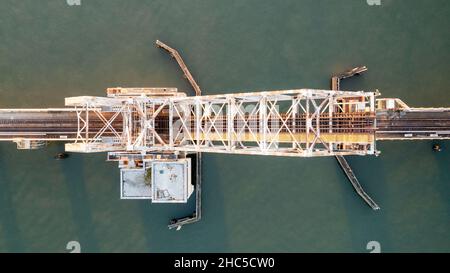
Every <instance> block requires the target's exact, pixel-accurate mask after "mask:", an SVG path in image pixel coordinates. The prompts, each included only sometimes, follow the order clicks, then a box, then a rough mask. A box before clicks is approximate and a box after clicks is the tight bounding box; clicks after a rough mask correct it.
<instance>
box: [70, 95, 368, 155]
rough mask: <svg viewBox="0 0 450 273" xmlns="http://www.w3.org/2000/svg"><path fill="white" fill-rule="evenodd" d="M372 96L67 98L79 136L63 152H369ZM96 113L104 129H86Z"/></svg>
mask: <svg viewBox="0 0 450 273" xmlns="http://www.w3.org/2000/svg"><path fill="white" fill-rule="evenodd" d="M374 97H375V93H373V92H362V91H358V92H347V91H330V90H313V89H298V90H283V91H268V92H252V93H235V94H224V95H212V96H195V97H185V96H145V95H141V96H129V97H113V98H97V97H75V98H68V99H66V105H71V106H76V107H77V117H78V133H77V140H76V141H75V143H71V144H67V148H68V149H69V150H71V151H83V152H96V151H120V150H124V151H125V150H126V151H140V152H155V151H156V152H157V151H160V152H164V151H167V152H215V153H234V154H253V155H254V154H259V155H280V156H326V155H336V154H341V155H344V154H361V155H363V154H373V153H375V138H374V130H375V124H374V123H375V118H374V112H375V105H374V104H375V99H374ZM107 112H109V114H108V115H106V114H105V113H107ZM93 115H94V117H95V118H96V119H97V123H98V122H101V123H102V125H103V126H102V127H101V128H100V127H98V125H97V128H96V129H95V130H92V128H90V124H91V122H90V121H89V119H90V118H91V119H92V116H93ZM106 116H107V117H106ZM355 117H356V118H355ZM118 118H121V119H122V123H121V124H122V125H123V126H122V128H117V123H116V125H115V126H113V122H115V121H116V119H118ZM355 120H356V121H355ZM358 122H359V123H358ZM105 133H107V135H105Z"/></svg>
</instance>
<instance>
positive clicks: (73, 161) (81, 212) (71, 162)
mask: <svg viewBox="0 0 450 273" xmlns="http://www.w3.org/2000/svg"><path fill="white" fill-rule="evenodd" d="M83 156H85V155H83V154H70V156H69V158H67V159H64V160H62V161H60V162H58V163H60V164H61V172H62V174H63V176H64V181H65V183H66V186H67V192H68V197H69V200H70V207H71V212H72V217H73V223H75V224H76V225H77V226H76V231H77V234H78V236H79V237H78V238H77V239H78V240H79V242H80V244H81V245H82V246H83V251H84V252H98V251H99V248H98V243H97V238H96V237H95V233H94V230H95V228H94V223H93V221H92V214H91V212H92V208H91V204H90V202H89V197H88V194H87V191H86V181H87V180H86V178H85V177H84V167H83V166H84V160H83Z"/></svg>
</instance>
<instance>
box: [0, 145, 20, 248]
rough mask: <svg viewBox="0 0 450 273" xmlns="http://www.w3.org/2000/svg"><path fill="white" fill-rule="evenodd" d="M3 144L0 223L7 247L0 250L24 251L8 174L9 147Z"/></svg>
mask: <svg viewBox="0 0 450 273" xmlns="http://www.w3.org/2000/svg"><path fill="white" fill-rule="evenodd" d="M8 144H9V143H8ZM9 145H10V144H9ZM5 146H6V144H4V143H2V144H0V166H2V167H1V168H0V223H1V227H2V228H1V230H2V235H3V236H2V237H3V239H4V240H5V244H6V248H7V249H6V251H5V250H1V249H0V251H1V252H25V251H26V249H25V244H24V242H23V239H22V236H21V232H20V229H19V227H18V223H17V213H16V208H15V206H14V202H13V198H12V196H13V192H12V190H11V183H12V182H13V179H12V176H11V175H10V171H9V170H10V168H9V162H8V154H9V152H10V150H11V148H10V147H8V148H7V147H5ZM11 146H13V145H11ZM14 149H15V148H14Z"/></svg>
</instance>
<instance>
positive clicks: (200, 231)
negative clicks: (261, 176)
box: [138, 154, 228, 252]
mask: <svg viewBox="0 0 450 273" xmlns="http://www.w3.org/2000/svg"><path fill="white" fill-rule="evenodd" d="M216 168H218V166H217V163H216V162H215V160H214V156H210V155H206V154H205V155H203V181H202V206H203V209H202V219H201V220H200V221H199V222H196V223H194V224H188V225H185V226H183V228H182V229H181V230H179V231H176V230H175V229H172V230H169V229H168V227H167V225H168V223H169V220H170V219H172V218H177V217H183V216H187V215H190V214H191V213H192V212H193V211H194V210H195V192H194V193H193V194H192V195H191V197H190V198H189V201H188V203H187V204H151V203H150V201H147V200H146V201H139V202H140V204H139V207H138V208H139V211H140V214H141V216H142V224H143V226H144V239H145V241H146V251H148V252H172V251H176V252H223V251H227V250H228V245H227V244H228V239H227V231H226V222H225V208H224V200H223V191H222V185H221V184H220V183H217V182H218V181H217V179H216V177H214V170H215V169H216ZM219 182H220V181H219Z"/></svg>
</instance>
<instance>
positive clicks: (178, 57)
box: [156, 40, 202, 96]
mask: <svg viewBox="0 0 450 273" xmlns="http://www.w3.org/2000/svg"><path fill="white" fill-rule="evenodd" d="M156 46H157V47H159V48H162V49H164V50H166V51H167V52H169V54H170V56H172V57H173V58H175V60H176V61H177V63H178V65H179V66H180V68H181V70H183V73H184V76H185V77H186V79H187V80H188V81H189V83H190V84H191V86H192V88H194V91H195V95H196V96H201V94H202V90H201V89H200V86H198V84H197V82H196V81H195V79H194V77H193V76H192V74H191V72H189V69H188V68H187V66H186V64H185V63H184V61H183V58H181V55H180V54H179V53H178V51H177V50H175V49H173V48H171V47H170V46H168V45H166V44H165V43H163V42H161V41H160V40H156Z"/></svg>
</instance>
